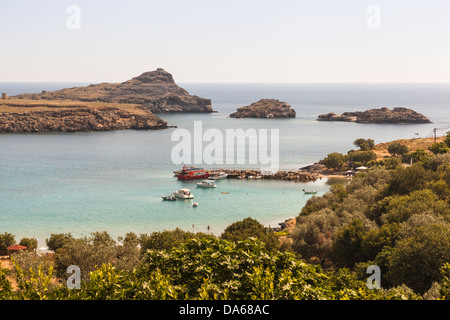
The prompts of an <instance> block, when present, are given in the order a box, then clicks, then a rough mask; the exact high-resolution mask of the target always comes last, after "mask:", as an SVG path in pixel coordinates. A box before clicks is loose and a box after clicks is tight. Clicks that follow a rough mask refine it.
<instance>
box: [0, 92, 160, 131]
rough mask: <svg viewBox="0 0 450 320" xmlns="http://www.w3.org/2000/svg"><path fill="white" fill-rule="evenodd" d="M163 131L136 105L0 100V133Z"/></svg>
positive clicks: (148, 114)
mask: <svg viewBox="0 0 450 320" xmlns="http://www.w3.org/2000/svg"><path fill="white" fill-rule="evenodd" d="M165 128H167V122H166V121H164V120H162V119H160V118H158V117H157V116H155V115H154V114H153V113H151V112H150V111H148V110H147V109H145V108H143V107H141V106H139V105H126V106H124V105H121V106H119V107H117V106H114V105H111V104H108V103H95V104H94V103H76V102H73V101H60V102H58V103H55V102H51V101H50V102H49V101H28V100H3V101H1V100H0V133H8V132H11V133H20V132H89V131H109V130H123V129H135V130H153V129H165Z"/></svg>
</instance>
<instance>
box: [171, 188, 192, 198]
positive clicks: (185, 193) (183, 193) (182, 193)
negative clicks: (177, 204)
mask: <svg viewBox="0 0 450 320" xmlns="http://www.w3.org/2000/svg"><path fill="white" fill-rule="evenodd" d="M173 195H174V196H175V197H177V198H178V199H194V195H193V194H192V193H191V190H189V189H186V188H183V189H180V190H177V191H174V192H173Z"/></svg>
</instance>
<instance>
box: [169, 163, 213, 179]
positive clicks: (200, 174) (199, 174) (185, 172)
mask: <svg viewBox="0 0 450 320" xmlns="http://www.w3.org/2000/svg"><path fill="white" fill-rule="evenodd" d="M174 173H175V177H177V178H178V180H194V179H206V178H208V177H209V172H208V171H206V170H204V169H202V168H196V167H187V166H183V169H182V170H180V171H174Z"/></svg>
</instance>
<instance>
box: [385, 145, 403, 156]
mask: <svg viewBox="0 0 450 320" xmlns="http://www.w3.org/2000/svg"><path fill="white" fill-rule="evenodd" d="M388 152H389V153H390V154H392V155H393V156H402V155H404V154H406V153H408V147H407V146H406V145H404V144H401V143H400V142H393V143H391V144H390V145H389V146H388Z"/></svg>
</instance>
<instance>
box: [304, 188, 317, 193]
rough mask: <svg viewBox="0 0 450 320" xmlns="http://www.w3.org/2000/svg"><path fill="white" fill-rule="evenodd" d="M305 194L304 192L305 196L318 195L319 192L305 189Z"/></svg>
mask: <svg viewBox="0 0 450 320" xmlns="http://www.w3.org/2000/svg"><path fill="white" fill-rule="evenodd" d="M303 192H304V193H305V194H316V193H317V190H305V189H303Z"/></svg>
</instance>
